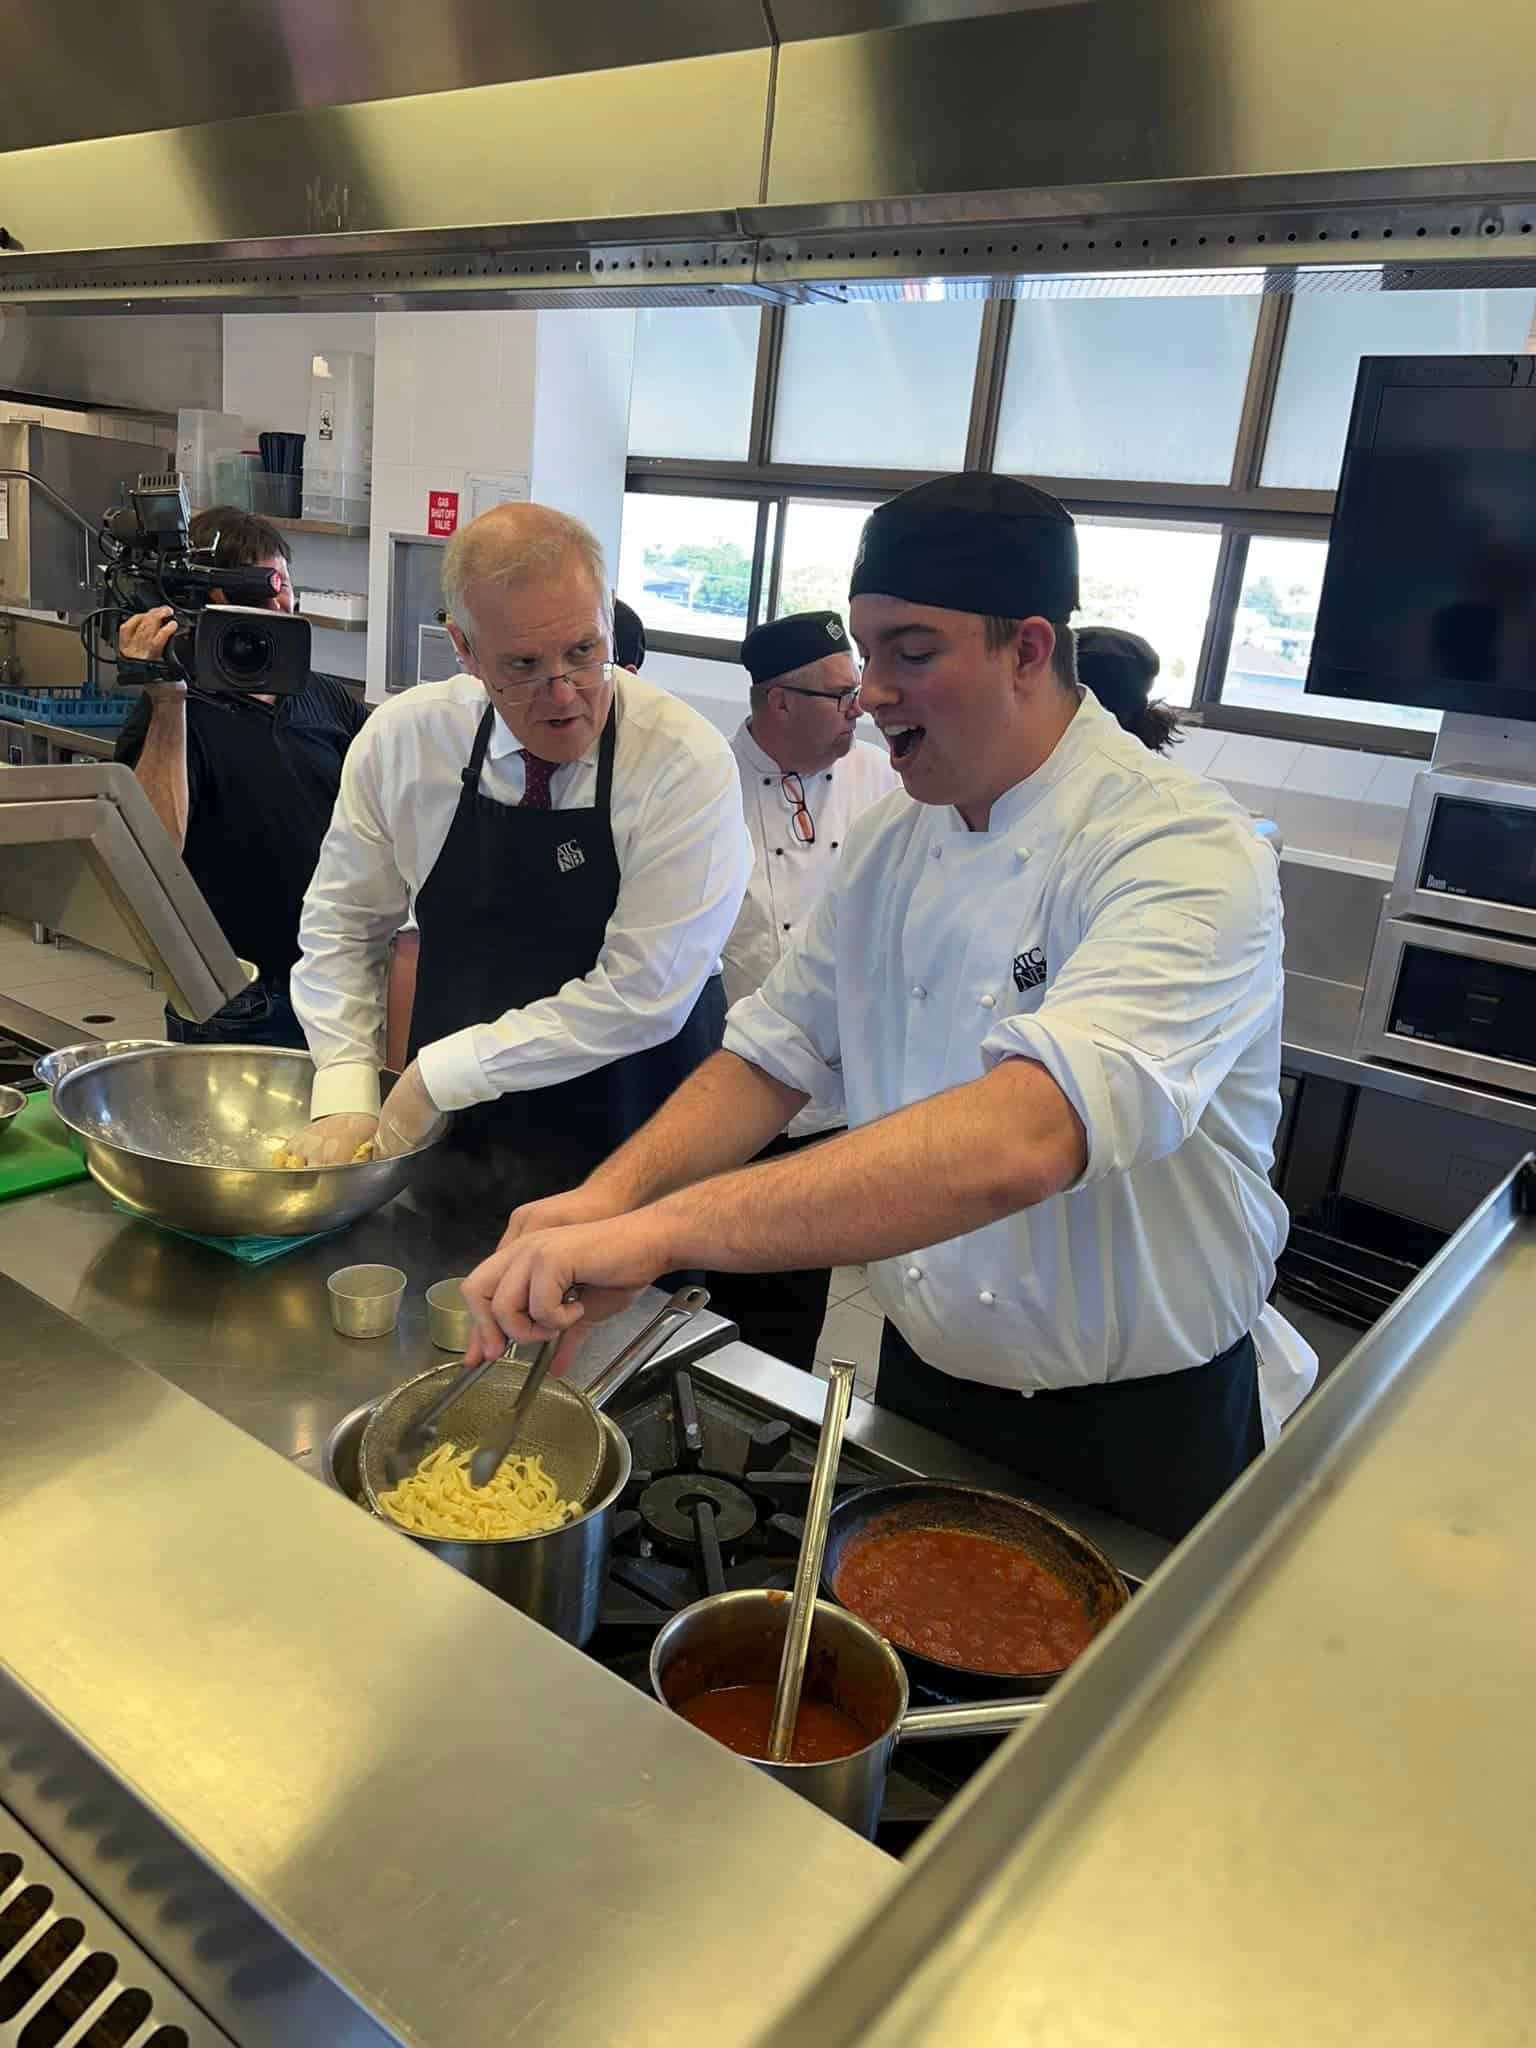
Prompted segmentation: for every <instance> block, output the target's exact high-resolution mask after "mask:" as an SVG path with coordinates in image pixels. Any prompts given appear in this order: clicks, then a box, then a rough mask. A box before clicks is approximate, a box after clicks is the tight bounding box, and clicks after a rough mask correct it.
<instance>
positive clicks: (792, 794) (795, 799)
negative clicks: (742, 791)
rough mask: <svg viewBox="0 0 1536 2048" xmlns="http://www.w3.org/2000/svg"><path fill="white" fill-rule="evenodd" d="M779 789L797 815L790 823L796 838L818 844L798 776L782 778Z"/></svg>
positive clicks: (809, 692) (822, 692) (804, 843)
mask: <svg viewBox="0 0 1536 2048" xmlns="http://www.w3.org/2000/svg"><path fill="white" fill-rule="evenodd" d="M805 694H806V695H807V696H808V697H825V696H830V695H831V692H830V691H829V690H807V691H806V693H805ZM779 788H780V789H781V790H782V791H783V793H784V801H785V803H787V804H788V805H789V807H790V809H791V810H792V811H793V812H794V814H795V815H794V816H793V817H792V818H791V819H790V821H789V822H790V823H791V825H793V827H794V828H795V837H796V838H797V839H798V840H799V842H800V844H801V845H802V846H814V845H815V844H816V820H815V819H814V818H813V817H812V816H811V814H810V812H809V811H808V810H807V809H806V808H805V784H804V783H803V782H802V781H801V780H800V778H799V776H798V775H796V774H794V773H790V774H787V775H781V776H780V778H779Z"/></svg>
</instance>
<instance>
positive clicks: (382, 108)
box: [0, 0, 1536, 311]
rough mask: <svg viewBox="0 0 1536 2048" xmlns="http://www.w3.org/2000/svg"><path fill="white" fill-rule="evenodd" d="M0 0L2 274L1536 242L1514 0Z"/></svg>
mask: <svg viewBox="0 0 1536 2048" xmlns="http://www.w3.org/2000/svg"><path fill="white" fill-rule="evenodd" d="M12 12H13V16H14V15H19V16H20V17H21V19H20V20H18V21H15V22H14V23H13V29H12V33H11V34H10V35H9V36H8V37H7V49H6V65H7V78H6V90H5V95H4V103H5V115H6V133H7V137H8V140H9V143H10V147H9V150H8V152H7V153H6V154H4V155H0V230H3V231H4V234H5V236H7V237H9V244H8V245H7V244H4V243H0V246H3V247H6V249H7V253H5V254H3V255H0V303H4V302H5V301H7V300H9V301H11V302H13V303H28V302H32V303H45V304H49V305H51V306H53V307H54V308H65V307H71V306H73V307H79V308H81V309H100V308H103V307H106V306H112V307H119V308H130V309H132V310H135V311H144V310H156V311H165V310H167V309H170V308H179V309H182V310H187V309H191V308H195V307H199V306H203V307H215V306H220V305H222V306H226V307H227V306H231V305H235V306H240V307H244V308H254V307H257V306H266V307H282V306H292V305H300V304H304V305H321V304H325V305H335V306H346V305H360V306H387V307H399V306H402V305H423V306H432V305H487V304H488V305H494V304H505V303H509V302H511V303H518V304H523V305H586V304H633V303H650V304H654V303H693V302H697V303H708V302H720V301H726V300H732V299H743V298H745V299H762V298H768V299H789V300H794V299H801V298H805V297H807V296H811V297H821V296H826V297H842V296H850V295H869V294H876V295H884V294H888V293H890V292H892V291H900V292H902V293H908V292H910V291H912V290H913V289H914V288H921V289H923V290H925V291H926V292H928V293H929V294H931V295H939V294H949V293H967V292H1007V293H1013V292H1018V291H1035V290H1038V289H1040V288H1041V284H1040V280H1045V279H1050V280H1055V279H1060V278H1072V279H1082V278H1094V279H1097V278H1101V277H1104V278H1109V279H1113V280H1126V279H1129V278H1134V277H1137V276H1141V277H1155V278H1158V279H1160V280H1162V288H1164V289H1166V288H1167V285H1168V282H1169V281H1171V280H1179V279H1182V278H1183V277H1184V276H1185V275H1186V274H1188V273H1205V274H1208V273H1211V272H1217V273H1229V272H1233V271H1236V272H1239V273H1247V274H1248V277H1249V279H1250V281H1252V282H1253V283H1254V284H1255V285H1256V287H1257V288H1266V289H1275V288H1281V289H1290V288H1293V287H1294V286H1295V285H1297V284H1306V283H1309V282H1313V281H1316V280H1317V279H1318V276H1319V271H1320V269H1321V271H1322V274H1323V275H1324V276H1326V278H1327V279H1328V280H1329V281H1331V282H1333V283H1335V284H1337V283H1345V284H1347V283H1350V282H1353V281H1368V282H1369V283H1371V284H1372V285H1377V286H1379V285H1380V284H1382V283H1385V284H1387V285H1389V286H1408V287H1412V286H1415V285H1422V284H1425V283H1428V282H1442V281H1445V279H1446V278H1447V276H1453V277H1455V278H1456V279H1457V280H1459V281H1462V282H1466V283H1488V282H1510V281H1514V280H1516V279H1521V278H1524V277H1526V276H1528V275H1530V274H1531V272H1530V270H1529V268H1528V266H1530V264H1531V262H1532V258H1533V257H1536V92H1533V90H1532V84H1533V77H1536V14H1533V12H1532V10H1531V8H1530V6H1529V4H1528V0H1482V5H1481V6H1480V7H1478V8H1476V9H1474V10H1471V11H1469V12H1468V13H1466V14H1461V13H1456V14H1454V15H1453V14H1451V13H1449V12H1447V10H1445V9H1443V8H1438V7H1433V6H1431V5H1430V4H1428V0H1409V4H1408V5H1406V6H1404V5H1403V4H1402V0H1357V4H1356V5H1354V6H1352V7H1341V6H1339V5H1338V4H1337V0H1292V5H1291V6H1290V7H1288V8H1279V7H1276V6H1275V5H1274V4H1273V0H671V4H669V5H668V6H667V7H665V8H634V7H631V6H627V5H624V4H621V0H600V4H598V5H595V6H589V7H586V8H570V7H566V8H560V7H557V6H556V5H554V4H553V0H444V4H441V5H438V6H434V7H432V8H430V9H429V8H423V7H421V6H420V5H419V4H418V0H370V4H367V5H364V4H363V0H352V4H344V0H315V4H312V5H308V6H305V7H294V6H293V5H292V4H291V0H246V4H245V5H243V6H242V7H241V8H240V9H239V10H238V12H239V20H240V29H239V33H238V35H236V34H233V33H231V31H230V30H229V28H228V25H227V24H228V22H229V18H230V13H231V10H218V9H208V8H206V7H202V6H199V5H196V4H194V0H148V4H146V5H144V6H142V7H139V8H137V9H133V10H127V9H122V8H117V7H109V6H107V5H105V4H100V0H95V4H89V0H73V4H69V0H51V4H50V5H48V6H46V7H45V5H44V0H18V4H17V6H16V7H14V8H13V10H12ZM126 80H131V81H132V85H131V89H129V88H127V87H126V86H125V81H126ZM15 245H19V246H15ZM915 281H920V286H918V285H916V283H915Z"/></svg>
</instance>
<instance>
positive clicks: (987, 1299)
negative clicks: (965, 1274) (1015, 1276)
mask: <svg viewBox="0 0 1536 2048" xmlns="http://www.w3.org/2000/svg"><path fill="white" fill-rule="evenodd" d="M976 1299H977V1300H978V1301H979V1302H980V1303H981V1305H982V1307H983V1308H990V1307H991V1306H992V1304H993V1303H994V1302H995V1301H996V1300H997V1296H996V1295H995V1294H994V1293H993V1292H992V1290H991V1288H990V1287H983V1289H982V1290H981V1292H980V1294H978V1295H977V1297H976Z"/></svg>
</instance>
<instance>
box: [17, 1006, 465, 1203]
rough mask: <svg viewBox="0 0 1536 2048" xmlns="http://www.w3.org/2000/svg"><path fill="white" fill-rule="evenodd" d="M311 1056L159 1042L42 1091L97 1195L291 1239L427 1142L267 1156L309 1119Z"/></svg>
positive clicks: (389, 1182) (382, 1184)
mask: <svg viewBox="0 0 1536 2048" xmlns="http://www.w3.org/2000/svg"><path fill="white" fill-rule="evenodd" d="M314 1076H315V1070H314V1064H313V1062H312V1061H311V1059H310V1057H309V1055H308V1054H307V1053H302V1052H284V1051H281V1050H279V1049H277V1048H275V1047H270V1046H238V1045H170V1046H165V1047H164V1048H160V1049H156V1050H153V1051H149V1052H133V1053H124V1054H122V1055H121V1056H120V1057H118V1058H116V1059H106V1060H96V1061H93V1062H92V1063H91V1064H90V1065H89V1066H84V1067H80V1068H78V1069H77V1070H76V1071H75V1072H74V1073H72V1074H66V1075H65V1076H64V1078H63V1080H61V1081H60V1082H59V1083H58V1085H57V1087H56V1088H55V1089H54V1091H53V1106H54V1109H55V1111H56V1112H57V1113H58V1116H59V1117H60V1119H61V1121H62V1122H64V1123H65V1124H67V1125H68V1126H69V1128H70V1130H72V1131H74V1132H75V1133H76V1135H77V1136H78V1137H79V1139H80V1140H81V1143H82V1145H83V1147H84V1150H85V1162H86V1165H87V1166H89V1168H90V1170H91V1172H92V1174H93V1175H94V1177H95V1178H96V1179H97V1180H98V1181H99V1182H100V1184H101V1185H102V1187H104V1188H105V1189H106V1191H107V1193H108V1194H109V1195H111V1196H112V1197H113V1198H114V1199H115V1200H116V1201H119V1202H121V1203H123V1205H124V1206H125V1207H126V1208H129V1209H132V1210H135V1211H136V1212H137V1213H138V1214H139V1215H140V1216H147V1217H149V1218H150V1219H151V1220H152V1221H154V1222H156V1223H169V1224H172V1225H173V1226H174V1227H175V1228H176V1229H178V1230H195V1231H199V1232H202V1233H203V1234H204V1235H206V1236H209V1237H247V1236H261V1237H302V1236H303V1235H305V1233H306V1232H309V1231H313V1230H332V1229H334V1228H335V1227H336V1226H337V1225H338V1224H341V1223H351V1222H352V1221H353V1220H354V1219H355V1218H357V1217H359V1216H366V1215H367V1214H368V1213H369V1211H370V1210H373V1209H379V1208H382V1207H383V1205H384V1203H386V1202H388V1201H390V1200H392V1198H393V1197H394V1196H395V1195H397V1194H399V1192H400V1190H401V1189H402V1188H403V1187H405V1186H406V1185H407V1183H408V1182H409V1181H410V1180H411V1178H412V1176H413V1175H414V1174H415V1173H416V1171H417V1169H418V1167H419V1166H420V1164H421V1161H422V1160H423V1158H424V1157H425V1156H426V1154H427V1153H428V1152H429V1151H430V1150H431V1149H432V1147H433V1146H434V1145H435V1144H436V1143H437V1141H438V1139H439V1138H440V1137H441V1136H442V1133H443V1131H444V1130H446V1129H447V1120H446V1119H444V1120H443V1122H442V1124H441V1125H440V1126H439V1128H438V1129H437V1130H436V1131H435V1132H434V1133H433V1135H432V1137H431V1138H430V1139H429V1140H428V1141H427V1143H426V1144H425V1145H420V1146H418V1147H417V1148H416V1150H415V1151H414V1152H407V1153H405V1154H403V1155H402V1156H401V1157H400V1158H398V1159H378V1160H367V1161H365V1162H364V1163H363V1164H361V1165H358V1166H319V1167H303V1168H300V1169H298V1170H297V1171H289V1170H288V1169H286V1168H283V1167H276V1166H274V1165H273V1164H272V1158H273V1155H274V1153H276V1151H277V1150H278V1147H279V1146H280V1144H281V1143H282V1141H283V1139H285V1138H286V1137H287V1136H288V1135H289V1134H290V1132H293V1131H296V1130H301V1129H302V1128H303V1126H304V1125H305V1124H306V1123H307V1122H308V1121H309V1091H310V1084H311V1082H312V1081H313V1080H314Z"/></svg>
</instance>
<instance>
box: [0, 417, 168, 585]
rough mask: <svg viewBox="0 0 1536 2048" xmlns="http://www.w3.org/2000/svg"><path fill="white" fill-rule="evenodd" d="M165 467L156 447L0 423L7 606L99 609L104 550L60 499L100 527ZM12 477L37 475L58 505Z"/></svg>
mask: <svg viewBox="0 0 1536 2048" xmlns="http://www.w3.org/2000/svg"><path fill="white" fill-rule="evenodd" d="M164 462H165V451H164V449H162V448H157V447H155V446H153V445H152V444H151V443H149V442H140V441H117V440H112V441H109V440H105V439H103V438H102V437H101V436H100V435H97V434H73V433H66V432H64V431H63V430H61V429H59V428H56V427H39V426H33V425H31V424H25V425H23V424H20V423H15V424H11V425H5V424H3V423H0V605H5V606H11V607H15V608H19V609H22V610H28V611H40V612H61V613H68V614H69V615H70V616H72V617H75V618H79V617H83V615H84V614H85V613H86V612H87V611H89V609H90V607H91V604H92V602H93V598H92V591H93V588H94V584H95V576H96V564H97V562H98V560H99V550H98V548H97V546H96V543H95V541H94V539H93V538H92V536H91V534H90V533H88V532H87V531H86V529H85V528H84V527H83V526H82V525H81V524H80V523H79V520H77V519H71V518H70V516H69V514H68V513H67V512H66V511H64V509H63V508H62V507H61V506H60V504H59V503H58V498H62V499H63V500H64V501H65V503H66V504H68V505H73V506H74V507H75V509H76V511H77V512H78V513H79V514H80V515H81V517H82V518H84V519H86V520H89V521H91V522H93V523H94V522H95V521H97V520H99V519H100V517H101V515H102V513H103V512H105V511H106V510H107V508H108V507H109V506H112V505H116V504H118V503H119V502H120V493H121V489H122V486H123V485H124V484H131V483H133V482H134V481H135V479H136V478H137V477H138V474H139V472H140V471H141V470H145V471H150V470H158V469H160V468H161V467H162V466H163V465H164ZM7 470H27V471H30V472H31V475H32V476H33V477H40V478H41V479H42V481H43V483H44V484H46V485H50V486H51V487H52V490H53V491H55V492H57V493H58V498H55V497H53V496H51V495H50V494H49V492H48V491H47V490H39V489H38V488H37V487H36V485H35V484H33V483H32V482H31V481H30V480H29V478H28V477H25V476H10V477H7V476H6V474H5V472H6V471H7Z"/></svg>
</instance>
